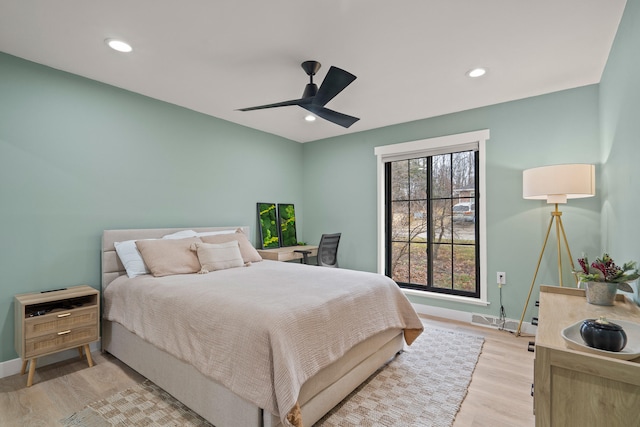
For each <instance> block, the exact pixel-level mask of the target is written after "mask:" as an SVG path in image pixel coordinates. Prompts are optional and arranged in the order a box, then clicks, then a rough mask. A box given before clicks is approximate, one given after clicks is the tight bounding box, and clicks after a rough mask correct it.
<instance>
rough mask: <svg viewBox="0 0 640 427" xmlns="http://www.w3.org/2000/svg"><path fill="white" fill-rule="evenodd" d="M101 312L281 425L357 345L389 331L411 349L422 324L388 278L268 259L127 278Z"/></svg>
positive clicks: (116, 284)
mask: <svg viewBox="0 0 640 427" xmlns="http://www.w3.org/2000/svg"><path fill="white" fill-rule="evenodd" d="M104 302H105V304H104V316H105V318H106V319H108V320H111V321H115V322H118V323H120V324H122V325H123V326H125V327H126V328H127V329H128V330H130V331H131V332H133V333H135V334H137V335H138V336H140V337H141V338H143V339H145V340H147V341H149V342H150V343H152V344H154V345H155V346H157V347H159V348H161V349H163V350H165V351H166V352H168V353H170V354H172V355H173V356H175V357H177V358H179V359H182V360H184V361H187V362H189V363H190V364H192V365H193V366H194V367H195V368H196V369H198V370H199V371H200V372H201V373H203V374H204V375H206V376H208V377H210V378H213V379H214V380H216V381H218V382H220V383H222V384H223V385H224V386H226V387H227V388H228V389H230V390H231V391H233V392H234V393H236V394H238V395H239V396H241V397H243V398H245V399H247V400H248V401H250V402H252V403H254V404H255V405H257V406H258V407H261V408H263V409H265V410H268V411H270V412H271V413H273V414H275V415H278V416H279V417H280V419H281V420H282V422H283V424H284V425H289V422H288V421H286V416H287V414H288V413H289V412H290V411H292V409H294V408H297V404H296V403H297V398H298V393H299V391H300V388H301V386H302V384H304V382H305V381H306V380H307V379H308V378H310V377H312V376H313V375H314V374H315V373H317V372H318V371H320V370H321V369H322V368H324V367H326V366H328V365H329V364H331V363H332V362H334V361H335V360H337V359H338V358H340V357H341V356H342V355H344V354H345V352H346V351H347V350H349V349H350V348H351V347H353V346H354V345H355V344H357V343H359V342H361V341H363V340H365V339H367V338H369V337H371V336H373V335H375V334H376V333H378V332H381V331H385V330H388V329H391V328H399V329H404V330H405V340H406V341H407V343H408V344H411V342H412V341H413V340H414V339H415V338H416V337H417V336H418V335H419V334H420V333H421V332H422V328H423V326H422V323H421V322H420V319H419V318H418V316H417V315H416V313H415V311H414V310H413V308H412V306H411V304H410V303H409V301H408V300H407V298H406V297H405V296H404V294H403V293H402V292H401V291H400V289H399V288H398V286H397V285H396V284H395V283H394V282H393V281H392V280H391V279H389V278H387V277H385V276H383V275H379V274H374V273H365V272H359V271H353V270H346V269H332V268H322V267H315V266H307V265H301V264H291V263H282V262H275V261H263V262H259V263H254V264H253V265H251V266H249V267H240V268H233V269H229V270H222V271H215V272H212V273H209V274H204V275H200V274H189V275H176V276H168V277H158V278H154V277H152V276H151V275H147V276H139V277H136V278H133V279H129V278H127V277H126V276H122V277H120V278H118V279H116V280H115V281H113V282H112V283H111V284H110V285H109V286H108V288H107V289H106V290H105V292H104Z"/></svg>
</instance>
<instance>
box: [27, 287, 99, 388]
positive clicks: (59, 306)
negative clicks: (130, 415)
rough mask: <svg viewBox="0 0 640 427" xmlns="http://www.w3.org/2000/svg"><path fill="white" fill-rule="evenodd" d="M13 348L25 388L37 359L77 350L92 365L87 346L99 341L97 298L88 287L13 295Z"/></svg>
mask: <svg viewBox="0 0 640 427" xmlns="http://www.w3.org/2000/svg"><path fill="white" fill-rule="evenodd" d="M14 313H15V328H16V329H15V348H16V351H17V352H18V355H19V356H20V357H21V358H22V371H21V373H22V374H24V373H25V371H26V367H27V362H29V376H28V378H27V387H30V386H31V385H32V384H33V375H34V373H35V369H36V361H37V358H38V357H41V356H45V355H47V354H52V353H57V352H59V351H63V350H68V349H70V348H77V349H78V353H79V354H80V356H81V357H82V356H83V352H84V354H86V357H87V362H88V364H89V366H93V360H92V359H91V352H90V351H89V343H92V342H94V341H97V340H98V338H99V319H100V297H99V293H98V291H97V290H95V289H93V288H92V287H90V286H86V285H82V286H74V287H71V288H68V289H64V290H57V291H52V292H36V293H29V294H21V295H16V296H15V306H14Z"/></svg>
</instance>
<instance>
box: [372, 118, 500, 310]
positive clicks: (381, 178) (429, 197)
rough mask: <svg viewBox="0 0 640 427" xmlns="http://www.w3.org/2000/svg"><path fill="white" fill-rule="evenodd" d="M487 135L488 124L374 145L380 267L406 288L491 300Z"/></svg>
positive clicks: (453, 297) (481, 300)
mask: <svg viewBox="0 0 640 427" xmlns="http://www.w3.org/2000/svg"><path fill="white" fill-rule="evenodd" d="M488 137H489V132H488V131H486V130H485V131H478V132H470V133H466V134H458V135H451V136H446V137H440V138H432V139H427V140H422V141H412V142H408V143H402V144H394V145H388V146H384V147H376V150H375V152H376V155H377V156H378V205H379V206H378V214H379V221H378V225H379V228H378V233H379V237H378V246H379V251H378V252H379V257H378V265H379V267H378V269H379V271H380V272H381V273H384V274H386V275H388V276H389V277H391V278H392V279H394V280H395V281H396V282H397V283H398V284H399V285H400V286H401V287H403V288H405V289H407V292H408V293H411V292H412V291H415V292H418V294H420V295H430V296H435V297H439V298H446V299H450V298H452V299H460V298H462V299H464V300H468V301H475V302H486V283H485V282H486V280H484V276H483V274H484V273H483V272H484V271H485V268H484V266H485V265H486V256H485V254H484V248H485V247H486V244H485V241H486V239H485V238H484V220H483V219H484V215H483V213H484V209H483V207H484V200H483V198H482V194H483V191H484V146H485V144H484V143H485V140H486V139H488ZM476 207H478V209H476Z"/></svg>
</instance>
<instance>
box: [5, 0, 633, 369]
mask: <svg viewBox="0 0 640 427" xmlns="http://www.w3.org/2000/svg"><path fill="white" fill-rule="evenodd" d="M638 3H639V2H628V3H627V7H626V10H625V14H624V16H623V19H622V23H621V25H620V29H619V31H618V35H617V38H616V41H615V43H614V45H613V49H612V52H611V56H610V58H609V61H608V64H607V67H606V70H605V73H604V76H603V80H602V83H601V84H599V85H593V86H587V87H583V88H578V89H572V90H567V91H562V92H557V93H552V94H548V95H543V96H538V97H533V98H527V99H523V100H519V101H514V102H509V103H504V104H499V105H494V106H489V107H484V108H478V109H474V110H469V111H464V112H460V113H455V114H450V115H446V116H441V117H435V118H431V119H425V120H420V121H416V122H411V123H406V124H402V125H396V126H389V127H386V128H382V129H377V130H372V131H367V132H361V133H356V134H351V135H347V136H344V137H338V138H331V139H327V140H322V141H316V142H312V143H306V144H298V143H295V142H292V141H288V140H286V139H283V138H279V137H276V136H273V135H270V134H265V133H262V132H259V131H255V130H251V129H248V128H245V127H241V126H238V125H235V124H231V123H228V122H225V121H223V120H219V119H215V118H212V117H208V116H205V115H202V114H199V113H195V112H193V111H189V110H186V109H183V108H180V107H176V106H174V105H170V104H166V103H163V102H159V101H156V100H152V99H149V98H146V97H143V96H141V95H137V94H133V93H130V92H127V91H124V90H120V89H116V88H113V87H111V86H107V85H103V84H100V83H97V82H94V81H91V80H87V79H83V78H80V77H77V76H73V75H70V74H67V73H64V72H60V71H56V70H53V69H50V68H47V67H44V66H40V65H37V64H33V63H30V62H27V61H23V60H20V59H17V58H14V57H11V56H8V55H4V54H1V53H0V250H1V253H0V273H1V274H2V278H1V279H0V346H1V347H0V362H2V361H6V360H11V359H13V358H15V357H16V353H15V351H14V349H13V317H12V316H13V302H12V299H13V295H14V294H16V293H22V292H31V291H38V290H44V289H51V288H56V287H63V286H71V285H77V284H81V283H87V284H89V285H91V286H93V287H95V288H99V281H100V252H99V244H100V235H101V232H102V230H103V229H108V228H134V227H172V226H176V227H180V226H194V225H211V224H215V225H231V224H249V225H251V226H252V228H253V229H254V234H255V221H256V219H255V203H256V202H257V201H274V202H291V203H295V204H296V212H297V214H298V217H299V235H300V239H301V240H306V241H308V242H316V241H318V239H319V237H320V235H321V234H322V233H324V232H334V231H340V232H342V233H343V238H342V240H341V247H340V262H341V265H342V266H344V267H348V268H354V269H360V270H367V271H376V269H377V266H376V234H375V233H376V158H375V156H374V153H373V149H374V147H376V146H380V145H388V144H393V143H399V142H405V141H412V140H418V139H425V138H430V137H434V136H441V135H449V134H456V133H461V132H468V131H474V130H480V129H489V130H490V131H491V139H490V140H489V141H488V142H487V158H486V165H487V171H486V178H487V191H486V194H485V197H486V200H487V218H486V219H487V242H488V248H487V256H488V268H487V271H486V272H485V273H486V275H487V278H488V282H489V300H490V301H491V305H490V306H488V307H486V308H482V307H478V306H468V305H464V304H460V303H453V302H443V301H437V300H431V299H427V298H420V297H413V296H412V297H411V299H412V300H413V301H414V302H417V303H421V304H427V305H434V306H438V307H443V308H451V309H455V310H462V311H470V312H479V313H485V314H493V315H498V310H499V306H498V289H497V286H496V285H495V284H493V282H494V281H495V272H496V271H505V272H507V280H508V283H507V285H506V286H505V287H504V289H503V302H504V305H505V308H506V312H507V316H508V317H509V318H515V319H519V316H520V313H521V311H522V304H524V300H525V298H526V293H527V291H528V289H529V285H530V282H531V278H532V276H533V272H534V268H535V263H536V261H537V257H538V255H539V251H540V248H541V247H542V242H543V238H544V231H545V229H546V226H547V224H548V221H549V212H550V211H551V206H548V205H546V204H545V203H544V202H538V201H531V200H523V199H522V170H523V169H527V168H530V167H536V166H541V165H546V164H555V163H568V162H571V163H581V162H584V163H594V164H596V171H597V193H598V196H596V197H594V198H590V199H581V200H572V201H571V202H570V203H569V204H567V205H564V206H562V211H563V212H564V215H563V219H564V222H565V227H566V231H567V236H568V238H569V240H570V244H571V249H572V251H573V255H574V258H576V257H578V256H579V255H580V254H581V253H582V252H588V253H590V254H595V253H598V252H600V251H602V250H605V249H606V250H610V251H611V253H612V255H614V256H615V257H616V258H619V259H620V260H621V261H622V260H623V259H624V260H628V259H634V260H640V254H639V253H638V252H639V249H638V248H637V245H636V244H635V242H637V241H639V239H638V233H639V232H638V228H637V227H636V226H635V225H636V224H635V220H636V217H637V213H636V212H637V210H638V205H639V204H640V202H638V194H637V191H636V188H635V185H634V184H635V183H636V182H638V175H639V174H640V172H638V168H637V167H636V166H635V160H636V156H637V155H638V151H639V150H640V146H639V144H638V142H637V136H638V135H640V120H638V113H640V111H639V110H640V109H639V108H638V102H637V100H638V99H640V83H638V81H637V79H636V78H635V77H634V75H633V72H634V70H636V69H638V68H639V65H640V64H639V62H640V59H639V57H638V55H637V52H638V51H640V35H639V33H638V31H640V30H638V28H640V5H639V4H638ZM634 24H635V25H634ZM212 96H214V95H212ZM380 108H384V105H381V107H380ZM363 120H365V119H363ZM283 171H286V173H285V172H283ZM292 176H294V177H297V178H296V179H291V177H292ZM299 177H302V178H301V179H300V178H299ZM601 235H602V239H601V238H600V236H601ZM254 241H255V238H254ZM555 263H556V260H555V255H554V253H553V251H549V250H548V251H547V253H546V256H545V259H544V260H543V266H542V269H541V274H540V276H539V280H538V283H541V282H542V283H550V284H554V283H556V282H557V277H556V275H555V273H554V272H555V271H556V266H555ZM565 280H570V278H566V279H565ZM533 311H534V310H533V309H530V310H529V311H528V313H529V315H528V316H527V319H526V320H529V318H530V315H531V314H532V313H533Z"/></svg>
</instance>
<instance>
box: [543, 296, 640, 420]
mask: <svg viewBox="0 0 640 427" xmlns="http://www.w3.org/2000/svg"><path fill="white" fill-rule="evenodd" d="M600 316H606V317H607V318H608V319H611V320H612V321H613V322H615V319H619V320H626V321H630V322H635V323H640V308H639V307H638V306H637V305H636V304H635V303H634V302H632V301H629V300H627V299H626V298H625V297H624V296H622V295H617V297H616V301H615V303H614V305H613V306H608V307H607V306H598V305H593V304H589V303H587V301H586V298H585V293H584V290H582V289H575V288H564V287H562V288H560V287H554V286H541V287H540V310H539V314H538V318H539V320H538V331H537V334H536V344H535V361H534V412H535V416H536V426H538V427H541V426H545V427H547V426H549V427H551V426H607V427H615V426H620V427H622V426H625V427H626V426H632V425H638V424H637V423H638V420H640V358H637V359H634V360H630V361H627V360H621V359H617V358H613V357H609V356H608V355H606V356H602V355H599V354H592V353H589V352H586V351H582V350H572V349H569V348H568V347H567V345H566V343H565V341H564V339H563V338H562V335H561V331H562V330H563V329H565V328H566V327H568V326H571V325H574V324H575V323H577V322H580V321H582V320H584V319H593V318H595V319H597V318H599V317H600Z"/></svg>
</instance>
